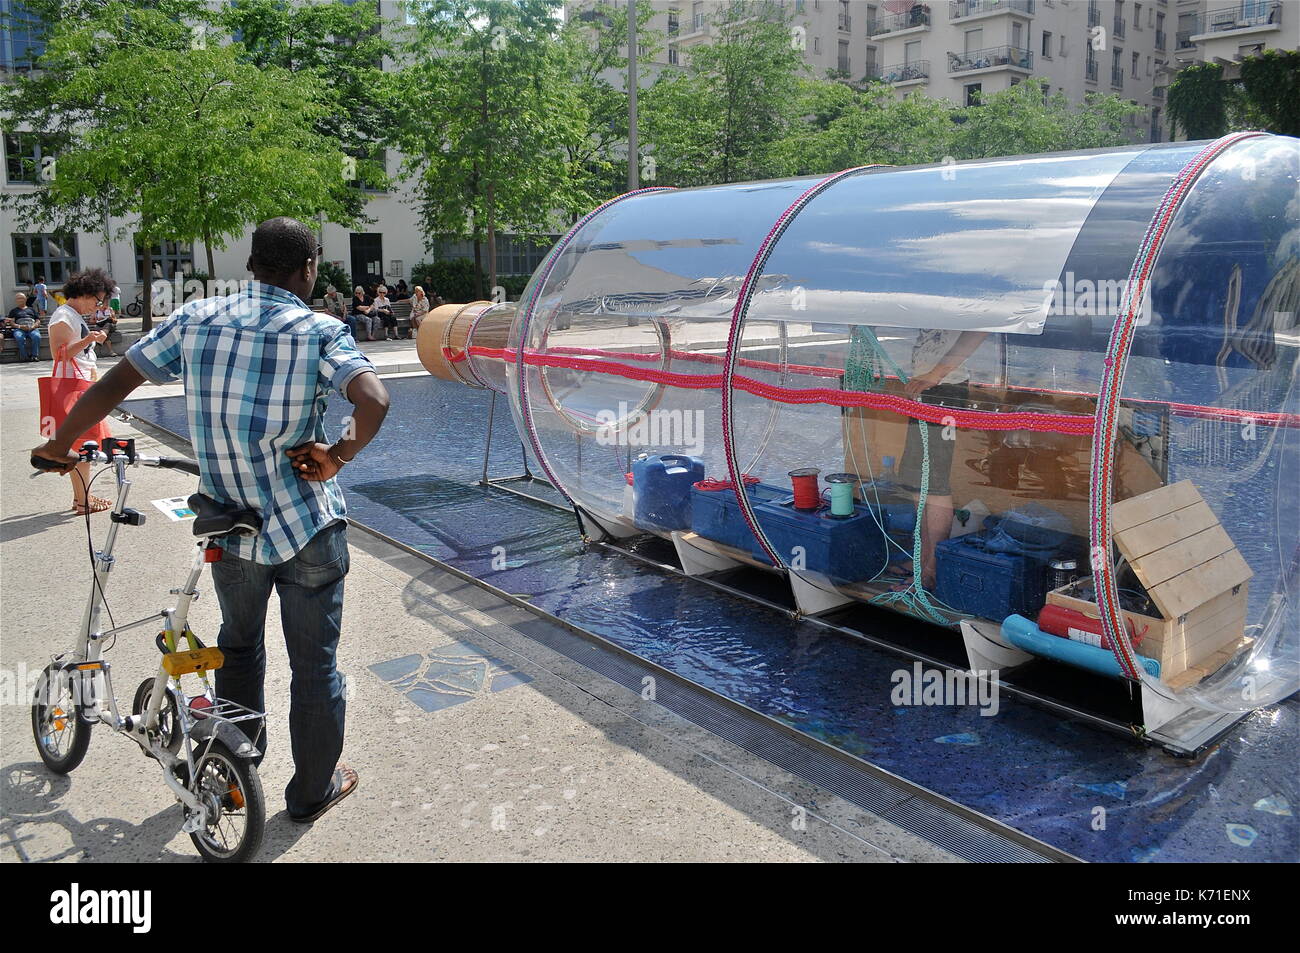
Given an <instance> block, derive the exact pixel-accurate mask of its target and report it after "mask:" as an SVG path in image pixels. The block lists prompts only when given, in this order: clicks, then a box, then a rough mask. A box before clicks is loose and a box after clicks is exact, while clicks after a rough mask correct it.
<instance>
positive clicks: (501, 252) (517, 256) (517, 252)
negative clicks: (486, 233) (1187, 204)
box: [431, 232, 560, 275]
mask: <svg viewBox="0 0 1300 953" xmlns="http://www.w3.org/2000/svg"><path fill="white" fill-rule="evenodd" d="M559 238H560V236H559V235H554V236H551V237H550V238H548V239H547V240H545V241H544V242H543V243H542V244H540V245H537V244H534V243H532V242H528V241H524V240H523V239H522V238H520V237H519V236H518V235H509V234H504V233H501V232H498V233H497V274H498V275H531V274H532V273H533V272H534V271H536V270H537V268H538V267H539V266H540V265H541V263H542V260H543V259H544V258H545V257H546V254H547V252H549V251H550V250H551V247H552V246H553V245H554V244H555V242H557V241H559ZM431 250H432V252H433V257H434V259H435V260H437V261H443V260H447V259H453V258H466V259H468V260H470V261H473V260H474V243H473V242H467V241H463V240H460V239H452V238H448V237H447V236H445V235H444V236H439V237H438V238H437V239H435V240H434V242H433V246H432V249H431ZM483 266H484V268H486V267H487V252H486V249H484V257H483Z"/></svg>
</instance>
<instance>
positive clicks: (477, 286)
mask: <svg viewBox="0 0 1300 953" xmlns="http://www.w3.org/2000/svg"><path fill="white" fill-rule="evenodd" d="M474 297H476V298H478V300H480V301H482V300H483V242H482V240H481V239H478V238H476V239H474Z"/></svg>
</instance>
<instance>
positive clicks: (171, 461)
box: [31, 450, 199, 476]
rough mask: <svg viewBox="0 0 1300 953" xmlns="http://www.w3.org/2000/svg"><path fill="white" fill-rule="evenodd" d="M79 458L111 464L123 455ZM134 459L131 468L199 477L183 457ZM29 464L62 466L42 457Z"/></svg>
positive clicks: (92, 452) (91, 453) (138, 456)
mask: <svg viewBox="0 0 1300 953" xmlns="http://www.w3.org/2000/svg"><path fill="white" fill-rule="evenodd" d="M80 456H81V459H82V461H83V462H85V463H112V462H113V461H114V460H115V459H123V458H124V455H123V454H120V453H118V454H113V455H109V454H107V453H104V452H103V451H101V450H82V451H80ZM134 457H135V459H134V460H131V459H129V458H128V459H127V462H128V463H129V464H130V465H131V466H137V467H162V468H164V469H167V470H181V471H183V472H185V473H190V474H193V475H194V476H199V465H198V464H197V463H196V462H195V461H193V460H187V459H185V458H184V457H151V456H146V455H145V454H143V453H137V454H134ZM31 464H32V466H33V467H35V468H36V469H37V470H45V471H51V470H58V469H60V468H61V467H62V466H63V464H61V463H58V462H56V461H54V460H46V459H45V458H44V457H37V456H33V457H32V458H31Z"/></svg>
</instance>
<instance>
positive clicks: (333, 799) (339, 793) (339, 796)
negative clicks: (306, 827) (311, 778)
mask: <svg viewBox="0 0 1300 953" xmlns="http://www.w3.org/2000/svg"><path fill="white" fill-rule="evenodd" d="M360 783H361V777H360V776H359V775H358V774H357V772H356V771H354V770H352V769H351V768H349V767H348V766H347V765H345V764H341V765H339V766H338V767H337V768H335V769H334V778H333V780H332V782H331V784H330V794H329V797H327V798H325V800H324V801H322V802H321V805H320V807H318V808H316V810H314V811H312V812H311V813H310V814H306V815H303V816H302V817H297V816H295V815H293V814H290V815H289V820H291V821H293V822H295V823H297V824H310V823H311V822H312V821H314V820H317V819H318V818H319V817H320V816H321V815H322V814H324V813H325V812H326V811H328V810H329V809H330V808H332V807H333V806H334V805H335V804H337V803H339V801H341V800H343V799H344V798H345V797H347V796H348V795H349V794H351V793H352V792H353V791H355V790H356V789H357V785H358V784H360Z"/></svg>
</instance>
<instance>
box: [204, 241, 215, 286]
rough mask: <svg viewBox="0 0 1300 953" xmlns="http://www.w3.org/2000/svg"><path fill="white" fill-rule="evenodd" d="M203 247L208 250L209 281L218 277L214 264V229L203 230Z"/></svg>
mask: <svg viewBox="0 0 1300 953" xmlns="http://www.w3.org/2000/svg"><path fill="white" fill-rule="evenodd" d="M203 247H204V248H206V249H207V250H208V280H209V281H210V280H212V279H213V278H215V277H216V276H217V271H216V268H215V267H213V264H212V229H210V228H204V229H203Z"/></svg>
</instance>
